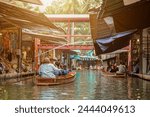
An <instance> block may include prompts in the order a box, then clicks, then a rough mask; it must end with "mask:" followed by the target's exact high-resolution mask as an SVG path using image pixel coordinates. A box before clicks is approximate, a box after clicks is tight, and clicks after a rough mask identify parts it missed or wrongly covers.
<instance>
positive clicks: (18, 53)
mask: <svg viewBox="0 0 150 117" xmlns="http://www.w3.org/2000/svg"><path fill="white" fill-rule="evenodd" d="M17 56H18V73H21V72H22V29H21V28H19V29H18V49H17Z"/></svg>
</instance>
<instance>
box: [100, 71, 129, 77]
mask: <svg viewBox="0 0 150 117" xmlns="http://www.w3.org/2000/svg"><path fill="white" fill-rule="evenodd" d="M101 75H102V76H104V77H112V78H126V77H127V76H126V73H124V74H116V73H110V72H104V71H101Z"/></svg>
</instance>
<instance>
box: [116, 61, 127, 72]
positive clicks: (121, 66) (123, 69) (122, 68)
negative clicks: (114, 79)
mask: <svg viewBox="0 0 150 117" xmlns="http://www.w3.org/2000/svg"><path fill="white" fill-rule="evenodd" d="M117 67H118V71H117V72H116V73H117V74H124V73H126V66H125V65H124V64H123V62H120V65H119V66H117Z"/></svg>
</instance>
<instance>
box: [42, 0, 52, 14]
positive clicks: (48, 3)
mask: <svg viewBox="0 0 150 117" xmlns="http://www.w3.org/2000/svg"><path fill="white" fill-rule="evenodd" d="M40 1H41V2H42V3H43V5H42V6H40V11H41V12H44V11H45V8H46V7H47V6H49V5H50V4H51V3H52V2H53V1H54V0H40Z"/></svg>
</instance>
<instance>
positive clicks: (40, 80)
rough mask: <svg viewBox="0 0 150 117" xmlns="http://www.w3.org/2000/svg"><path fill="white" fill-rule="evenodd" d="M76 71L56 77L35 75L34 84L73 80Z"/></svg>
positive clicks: (64, 82)
mask: <svg viewBox="0 0 150 117" xmlns="http://www.w3.org/2000/svg"><path fill="white" fill-rule="evenodd" d="M75 75H76V72H69V73H68V74H67V75H62V76H58V77H57V78H41V77H40V76H37V77H36V82H35V84H36V85H38V86H51V85H60V84H66V83H70V82H73V81H74V80H75Z"/></svg>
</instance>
